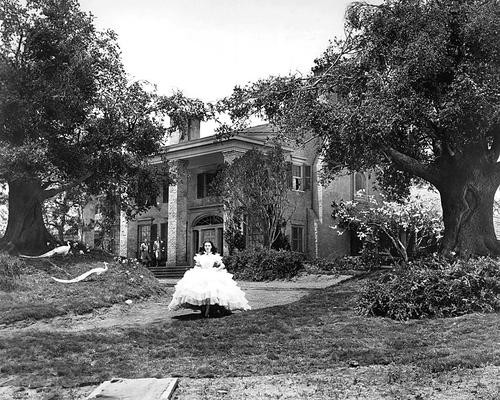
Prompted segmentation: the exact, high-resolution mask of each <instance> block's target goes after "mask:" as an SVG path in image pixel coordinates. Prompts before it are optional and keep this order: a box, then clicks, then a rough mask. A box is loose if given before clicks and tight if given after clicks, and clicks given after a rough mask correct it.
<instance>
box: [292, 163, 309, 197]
mask: <svg viewBox="0 0 500 400" xmlns="http://www.w3.org/2000/svg"><path fill="white" fill-rule="evenodd" d="M310 189H311V166H310V165H295V164H294V165H292V190H300V191H303V190H310Z"/></svg>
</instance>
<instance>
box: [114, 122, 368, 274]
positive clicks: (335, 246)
mask: <svg viewBox="0 0 500 400" xmlns="http://www.w3.org/2000/svg"><path fill="white" fill-rule="evenodd" d="M272 135H273V130H272V128H271V126H270V125H260V126H256V127H252V128H249V129H247V130H245V131H244V132H242V133H240V134H238V135H235V136H233V137H231V138H228V139H225V140H222V141H215V140H214V137H213V136H209V137H200V129H199V122H197V121H192V123H191V124H190V128H189V131H188V133H187V134H186V135H185V137H184V138H183V139H181V140H180V138H179V137H173V138H172V142H171V144H170V145H168V146H167V147H166V148H165V150H164V153H163V154H162V156H161V157H158V158H156V159H153V160H152V163H162V162H164V160H169V162H170V163H171V164H172V165H173V168H175V171H176V176H177V182H176V184H175V185H172V186H165V187H163V190H162V193H161V195H160V196H159V198H158V201H157V205H156V206H153V207H151V208H150V209H149V210H148V211H147V212H145V213H143V214H141V215H140V216H138V217H137V218H136V219H135V220H133V221H128V222H127V221H125V219H123V218H122V219H121V221H120V234H119V248H120V255H122V256H127V257H137V256H138V253H139V246H140V244H141V243H142V242H143V241H144V240H147V241H148V242H149V243H150V244H152V243H153V242H154V241H155V240H158V241H159V242H160V243H161V255H160V256H161V264H165V267H164V268H163V272H164V273H165V272H168V271H170V272H175V271H177V272H180V271H182V270H183V269H185V268H186V267H188V266H189V265H191V264H192V259H193V256H194V255H195V253H196V251H197V249H198V248H199V247H200V246H201V245H202V243H203V241H205V240H212V241H213V242H214V244H215V245H216V246H217V247H218V248H219V249H220V252H221V253H222V254H224V253H227V246H226V244H225V242H224V236H223V232H224V222H225V221H224V218H225V215H224V212H223V205H222V204H221V202H220V199H218V198H217V197H213V196H210V195H209V185H210V182H211V180H212V179H213V177H214V174H215V172H216V170H217V167H218V166H219V165H221V164H223V163H224V162H227V163H229V164H230V163H231V162H232V161H233V160H234V159H235V158H236V157H239V156H241V155H243V154H244V153H245V152H246V151H248V150H250V149H252V148H256V149H259V150H262V151H264V152H265V151H266V149H268V148H270V146H271V145H270V144H269V142H268V140H267V139H268V138H269V137H270V136H272ZM283 148H284V150H285V152H286V155H287V161H289V162H291V164H292V173H291V177H290V179H291V182H290V183H289V185H290V193H289V196H290V200H291V203H293V205H294V206H293V213H292V214H291V218H290V220H289V222H288V224H287V226H286V232H285V234H286V236H287V237H288V238H289V241H290V245H291V249H292V250H294V251H300V252H304V253H306V254H307V255H308V256H309V257H311V258H315V257H333V256H340V255H345V254H349V253H350V247H351V243H350V237H349V235H348V234H345V235H339V234H338V233H337V231H336V230H335V229H333V228H332V225H334V221H333V220H332V218H331V212H332V208H331V204H332V202H333V201H337V202H338V201H340V200H341V199H344V200H352V199H354V198H357V197H358V198H359V196H360V195H361V196H366V195H369V194H370V193H371V192H372V191H373V187H372V184H371V181H370V180H369V179H367V177H366V176H365V175H364V174H360V173H356V174H348V175H344V176H340V177H337V178H336V179H335V180H333V181H332V182H330V183H329V184H328V185H325V186H324V185H322V184H320V182H319V180H318V174H319V171H320V170H321V158H320V157H319V156H318V152H317V149H316V148H315V146H314V144H313V143H310V144H309V145H306V146H305V147H303V148H292V147H289V146H284V147H283Z"/></svg>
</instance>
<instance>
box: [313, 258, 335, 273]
mask: <svg viewBox="0 0 500 400" xmlns="http://www.w3.org/2000/svg"><path fill="white" fill-rule="evenodd" d="M337 266H338V265H337V262H336V260H330V259H326V258H315V259H313V260H310V261H307V263H306V264H305V269H306V271H307V272H309V273H312V274H324V275H336V274H337V272H338V271H337V270H338V268H337Z"/></svg>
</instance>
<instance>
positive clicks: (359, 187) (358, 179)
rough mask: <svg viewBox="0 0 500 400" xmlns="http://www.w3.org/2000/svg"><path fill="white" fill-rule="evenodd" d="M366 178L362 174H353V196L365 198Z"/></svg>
mask: <svg viewBox="0 0 500 400" xmlns="http://www.w3.org/2000/svg"><path fill="white" fill-rule="evenodd" d="M367 194H368V192H367V190H366V176H365V174H364V173H362V172H355V173H354V196H366V195H367Z"/></svg>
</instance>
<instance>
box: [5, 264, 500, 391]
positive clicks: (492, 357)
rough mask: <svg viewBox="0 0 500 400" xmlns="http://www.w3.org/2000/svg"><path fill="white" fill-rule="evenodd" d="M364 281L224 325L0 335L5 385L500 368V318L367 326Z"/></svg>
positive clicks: (377, 321)
mask: <svg viewBox="0 0 500 400" xmlns="http://www.w3.org/2000/svg"><path fill="white" fill-rule="evenodd" d="M371 276H373V274H372V275H371ZM366 279H371V277H370V276H367V277H364V278H356V279H353V280H350V281H347V282H344V283H342V284H340V285H338V286H334V287H330V288H327V289H324V290H320V291H316V292H314V293H312V294H311V295H309V296H307V297H305V298H303V299H302V300H300V301H298V302H296V303H293V304H289V305H285V306H277V307H272V308H267V309H259V310H255V311H250V312H245V313H239V314H234V315H232V316H230V317H226V318H219V319H209V320H204V319H198V318H192V317H191V318H188V317H186V318H179V319H177V320H175V321H173V322H169V321H166V322H165V323H160V324H150V325H148V326H145V327H141V328H127V329H124V328H123V329H113V330H95V331H85V332H80V333H57V332H25V333H22V334H16V335H15V336H14V335H9V334H3V335H2V334H0V339H1V340H0V359H1V360H3V362H2V366H1V367H0V378H2V377H9V376H15V377H16V381H15V382H16V383H17V384H28V383H29V384H30V385H31V386H37V385H47V384H52V385H62V386H69V387H75V386H79V385H85V384H97V383H99V382H101V381H103V380H105V379H109V378H111V377H113V376H121V377H126V378H132V377H164V376H182V377H192V378H204V377H205V378H207V377H241V376H243V377H244V376H253V375H276V374H284V373H313V372H317V371H318V372H321V371H326V370H328V369H330V368H334V367H344V366H359V367H363V366H373V365H397V366H412V367H415V368H419V369H421V370H423V371H426V373H429V374H433V373H442V372H446V371H452V370H455V369H469V368H475V367H480V366H484V365H500V346H499V343H500V331H499V330H498V326H499V324H500V314H496V313H494V314H477V313H476V314H470V315H466V316H462V317H457V318H448V319H435V320H421V321H410V322H397V321H393V320H390V319H386V318H366V317H362V316H359V315H357V314H356V313H355V311H354V306H355V302H356V293H357V292H358V290H359V288H360V285H361V284H363V282H364V281H365V280H366ZM168 300H169V299H167V298H165V301H168ZM192 315H193V314H191V316H192ZM2 336H3V337H2Z"/></svg>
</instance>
